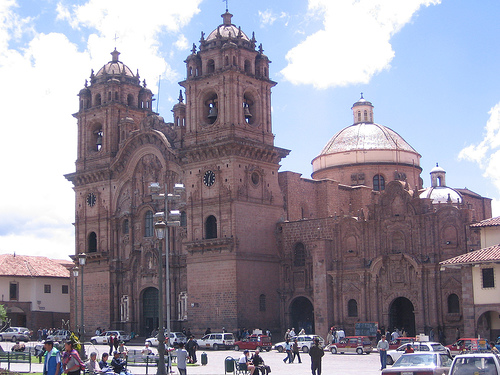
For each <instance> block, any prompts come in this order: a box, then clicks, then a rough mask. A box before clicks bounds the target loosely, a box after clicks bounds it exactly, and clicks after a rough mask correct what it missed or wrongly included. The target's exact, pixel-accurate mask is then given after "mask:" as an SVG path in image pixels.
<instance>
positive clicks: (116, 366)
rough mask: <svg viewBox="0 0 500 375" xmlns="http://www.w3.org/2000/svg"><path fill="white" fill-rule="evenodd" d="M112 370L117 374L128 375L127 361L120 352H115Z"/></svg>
mask: <svg viewBox="0 0 500 375" xmlns="http://www.w3.org/2000/svg"><path fill="white" fill-rule="evenodd" d="M111 368H112V369H113V372H114V373H115V374H122V375H128V374H129V372H128V371H127V361H126V360H125V359H123V358H121V357H120V352H118V350H115V351H114V352H113V359H112V360H111Z"/></svg>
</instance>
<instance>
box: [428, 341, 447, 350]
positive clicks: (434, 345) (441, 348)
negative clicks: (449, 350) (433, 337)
mask: <svg viewBox="0 0 500 375" xmlns="http://www.w3.org/2000/svg"><path fill="white" fill-rule="evenodd" d="M431 346H432V350H433V351H435V352H444V351H446V348H445V347H444V346H443V345H441V344H439V343H438V344H431Z"/></svg>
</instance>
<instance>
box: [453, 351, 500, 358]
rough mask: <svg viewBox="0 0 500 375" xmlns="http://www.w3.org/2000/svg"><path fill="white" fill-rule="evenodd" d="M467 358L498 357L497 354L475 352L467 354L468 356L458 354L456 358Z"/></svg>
mask: <svg viewBox="0 0 500 375" xmlns="http://www.w3.org/2000/svg"><path fill="white" fill-rule="evenodd" d="M467 357H488V358H497V359H498V355H497V354H495V353H491V352H490V353H488V352H474V353H466V354H458V355H457V356H456V357H455V358H467Z"/></svg>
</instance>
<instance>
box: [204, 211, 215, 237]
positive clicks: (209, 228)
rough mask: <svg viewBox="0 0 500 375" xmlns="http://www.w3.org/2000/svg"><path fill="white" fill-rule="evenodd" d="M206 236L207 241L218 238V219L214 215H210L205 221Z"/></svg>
mask: <svg viewBox="0 0 500 375" xmlns="http://www.w3.org/2000/svg"><path fill="white" fill-rule="evenodd" d="M205 234H206V235H205V237H206V239H207V240H209V239H211V238H217V219H216V218H215V216H214V215H210V216H209V217H207V220H206V221H205Z"/></svg>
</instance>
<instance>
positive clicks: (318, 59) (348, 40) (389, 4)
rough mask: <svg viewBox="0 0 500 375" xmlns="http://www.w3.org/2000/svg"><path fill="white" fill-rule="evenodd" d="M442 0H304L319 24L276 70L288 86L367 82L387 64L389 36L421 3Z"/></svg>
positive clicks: (425, 3)
mask: <svg viewBox="0 0 500 375" xmlns="http://www.w3.org/2000/svg"><path fill="white" fill-rule="evenodd" d="M440 1H441V0H405V1H401V0H336V1H331V0H309V11H310V12H311V13H312V14H311V15H310V17H317V16H318V15H320V16H321V17H322V18H323V28H322V29H321V30H319V31H317V32H316V33H314V34H312V35H309V36H308V37H307V38H306V39H305V40H304V41H303V42H301V43H300V44H299V45H297V46H296V47H294V48H293V49H291V50H290V51H288V53H287V55H286V59H287V61H288V65H287V66H286V67H285V68H284V69H283V70H282V71H281V73H282V74H283V76H284V78H285V79H286V80H288V81H290V82H292V83H293V84H311V85H313V86H314V87H316V88H323V89H324V88H327V87H332V86H346V85H350V84H357V83H368V82H369V80H370V79H371V77H372V76H373V75H374V74H377V73H378V72H380V71H382V70H384V69H387V68H389V67H390V62H391V61H392V59H393V57H394V51H393V50H392V46H391V44H390V39H391V37H392V36H393V35H394V34H395V33H397V32H398V31H399V30H401V28H402V27H403V26H404V25H405V24H407V23H408V22H410V21H411V18H412V16H413V15H414V14H415V12H417V11H418V9H420V7H422V6H429V5H433V4H439V3H440Z"/></svg>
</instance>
